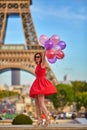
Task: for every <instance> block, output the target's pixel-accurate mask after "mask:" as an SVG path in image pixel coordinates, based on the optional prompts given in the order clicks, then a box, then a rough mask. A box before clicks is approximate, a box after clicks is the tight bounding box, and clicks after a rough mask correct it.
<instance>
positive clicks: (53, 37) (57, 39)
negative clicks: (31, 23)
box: [50, 34, 60, 45]
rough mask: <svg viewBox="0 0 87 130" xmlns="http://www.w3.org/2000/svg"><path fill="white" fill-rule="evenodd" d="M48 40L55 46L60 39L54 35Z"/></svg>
mask: <svg viewBox="0 0 87 130" xmlns="http://www.w3.org/2000/svg"><path fill="white" fill-rule="evenodd" d="M50 40H51V41H52V42H53V44H54V45H55V44H57V43H58V42H59V41H60V37H59V36H58V35H57V34H54V35H53V36H52V37H51V38H50Z"/></svg>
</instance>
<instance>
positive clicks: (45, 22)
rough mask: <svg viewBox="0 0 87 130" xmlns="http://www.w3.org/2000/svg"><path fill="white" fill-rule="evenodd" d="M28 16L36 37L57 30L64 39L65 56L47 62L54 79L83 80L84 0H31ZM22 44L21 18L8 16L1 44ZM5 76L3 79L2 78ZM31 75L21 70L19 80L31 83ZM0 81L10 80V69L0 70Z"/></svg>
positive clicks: (86, 69) (86, 70)
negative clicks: (30, 18)
mask: <svg viewBox="0 0 87 130" xmlns="http://www.w3.org/2000/svg"><path fill="white" fill-rule="evenodd" d="M30 10H31V14H32V19H33V22H34V26H35V30H36V33H37V36H38V38H39V37H40V36H41V35H42V34H44V35H46V36H48V37H49V38H50V37H51V36H52V35H54V34H57V35H58V36H59V37H60V39H61V40H63V41H65V43H66V48H65V49H64V50H63V52H64V54H65V57H64V58H63V59H62V60H57V62H56V63H54V64H50V63H49V65H50V67H51V69H52V71H53V72H54V74H55V75H56V78H57V80H58V81H62V80H63V78H64V76H65V75H66V74H67V75H68V76H69V77H70V80H72V81H75V80H80V81H85V80H86V81H87V50H86V49H87V0H54V1H52V0H32V5H31V6H30ZM8 43H13V44H15V43H22V44H25V38H24V34H23V29H22V24H21V19H20V17H19V16H15V17H14V16H13V17H12V16H9V18H8V23H7V31H6V37H5V44H8ZM4 79H5V80H4ZM34 79H35V77H34V76H33V75H31V74H30V73H28V72H25V71H21V84H32V82H33V80H34ZM0 84H9V85H10V84H11V71H7V72H4V73H1V74H0Z"/></svg>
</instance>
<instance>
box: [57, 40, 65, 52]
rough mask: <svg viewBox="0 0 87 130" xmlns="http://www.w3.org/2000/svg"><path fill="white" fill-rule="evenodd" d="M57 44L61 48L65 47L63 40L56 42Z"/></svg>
mask: <svg viewBox="0 0 87 130" xmlns="http://www.w3.org/2000/svg"><path fill="white" fill-rule="evenodd" d="M58 46H60V48H61V50H63V49H65V48H66V43H65V42H64V41H60V42H58Z"/></svg>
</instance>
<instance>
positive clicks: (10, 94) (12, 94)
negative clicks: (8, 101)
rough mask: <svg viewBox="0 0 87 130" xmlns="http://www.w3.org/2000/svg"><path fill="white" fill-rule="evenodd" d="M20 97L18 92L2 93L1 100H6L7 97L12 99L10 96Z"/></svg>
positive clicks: (0, 93) (0, 92)
mask: <svg viewBox="0 0 87 130" xmlns="http://www.w3.org/2000/svg"><path fill="white" fill-rule="evenodd" d="M16 95H18V93H17V92H12V91H6V90H3V91H0V99H2V98H5V97H10V96H16Z"/></svg>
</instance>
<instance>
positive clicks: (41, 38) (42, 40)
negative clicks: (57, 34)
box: [39, 34, 49, 45]
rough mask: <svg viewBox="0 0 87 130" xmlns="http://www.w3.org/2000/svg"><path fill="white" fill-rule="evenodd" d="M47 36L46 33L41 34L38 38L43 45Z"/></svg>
mask: <svg viewBox="0 0 87 130" xmlns="http://www.w3.org/2000/svg"><path fill="white" fill-rule="evenodd" d="M48 39H49V38H48V37H47V36H46V35H44V34H43V35H41V36H40V38H39V42H40V43H41V44H42V45H44V43H45V42H46V41H47V40H48Z"/></svg>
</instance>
